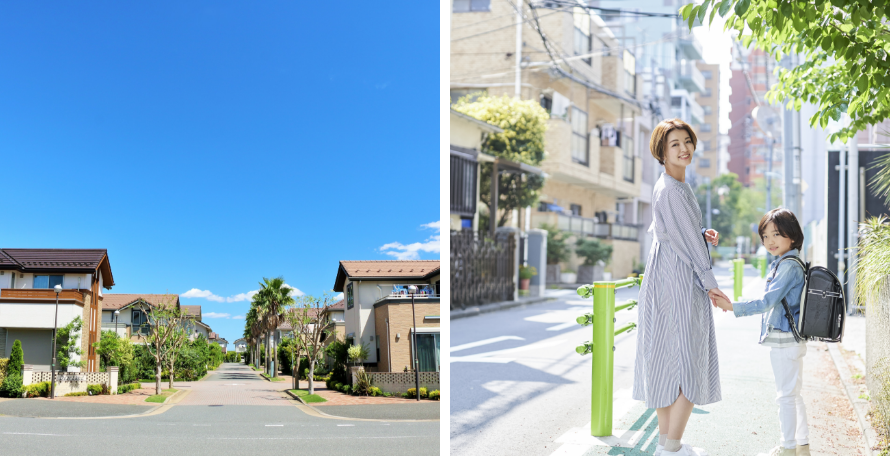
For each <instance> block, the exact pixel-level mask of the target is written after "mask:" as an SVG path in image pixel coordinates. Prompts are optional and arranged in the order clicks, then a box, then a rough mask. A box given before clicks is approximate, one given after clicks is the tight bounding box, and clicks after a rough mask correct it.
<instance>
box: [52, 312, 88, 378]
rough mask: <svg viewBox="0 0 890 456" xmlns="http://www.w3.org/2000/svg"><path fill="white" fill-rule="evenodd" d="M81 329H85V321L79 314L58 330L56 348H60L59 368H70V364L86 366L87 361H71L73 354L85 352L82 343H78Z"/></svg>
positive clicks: (58, 356) (58, 353)
mask: <svg viewBox="0 0 890 456" xmlns="http://www.w3.org/2000/svg"><path fill="white" fill-rule="evenodd" d="M81 329H83V321H82V320H81V319H80V317H79V316H78V317H74V320H71V322H70V323H68V324H67V325H65V326H63V327H61V328H59V329H58V331H56V348H57V350H58V352H57V353H56V358H57V359H58V361H59V368H60V369H62V370H66V369H68V366H72V367H83V366H86V361H71V355H78V356H80V355H81V354H83V351H82V350H81V349H80V344H78V343H77V340H78V339H80V330H81Z"/></svg>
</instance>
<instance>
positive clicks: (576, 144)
mask: <svg viewBox="0 0 890 456" xmlns="http://www.w3.org/2000/svg"><path fill="white" fill-rule="evenodd" d="M589 141H590V136H589V135H588V133H587V113H586V112H584V111H582V110H580V109H578V108H576V107H574V106H572V161H573V162H575V163H580V164H582V165H585V166H587V165H588V160H587V152H588V146H587V144H588V142H589Z"/></svg>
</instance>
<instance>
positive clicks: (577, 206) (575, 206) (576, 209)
mask: <svg viewBox="0 0 890 456" xmlns="http://www.w3.org/2000/svg"><path fill="white" fill-rule="evenodd" d="M569 209H571V211H572V215H577V216H578V217H580V216H581V205H580V204H570V205H569Z"/></svg>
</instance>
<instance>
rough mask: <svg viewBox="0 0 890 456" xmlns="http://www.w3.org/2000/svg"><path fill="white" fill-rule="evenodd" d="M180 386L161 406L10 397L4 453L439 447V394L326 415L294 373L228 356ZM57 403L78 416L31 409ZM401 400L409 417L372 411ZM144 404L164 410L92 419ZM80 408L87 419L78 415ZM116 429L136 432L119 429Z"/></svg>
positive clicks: (431, 450) (0, 405)
mask: <svg viewBox="0 0 890 456" xmlns="http://www.w3.org/2000/svg"><path fill="white" fill-rule="evenodd" d="M175 386H176V387H177V388H181V389H183V390H189V392H188V393H187V394H186V395H185V396H184V397H182V400H181V401H180V402H179V403H176V404H173V405H168V404H165V405H163V406H160V407H154V406H134V405H110V404H88V403H75V402H57V403H50V401H48V400H36V399H15V400H6V401H3V402H0V414H2V415H5V416H0V429H2V431H0V448H2V449H3V450H2V453H3V454H23V455H24V454H34V451H35V449H36V448H47V447H53V448H55V447H59V446H60V445H62V446H64V447H65V448H66V451H67V452H70V453H72V454H95V455H119V454H146V455H153V454H168V455H195V454H208V455H210V454H212V455H240V454H248V453H256V452H273V451H274V452H281V451H290V449H293V450H294V451H299V450H301V449H306V448H311V449H312V451H313V452H318V453H320V454H347V453H356V454H358V453H361V454H387V455H391V454H411V455H417V454H421V455H424V454H439V421H437V420H438V415H439V404H438V403H433V402H422V403H420V404H407V403H406V404H398V405H361V406H331V407H325V408H324V409H323V412H324V414H327V415H338V414H339V415H340V416H349V417H356V418H364V420H357V419H356V420H354V419H349V418H333V417H325V416H323V415H319V414H317V412H314V409H310V408H307V407H306V406H303V405H298V404H299V403H298V402H297V401H295V400H293V399H291V398H290V397H289V396H287V395H286V394H284V393H283V392H282V390H284V389H285V388H286V387H287V386H288V385H287V384H286V383H285V382H276V383H272V382H267V381H265V380H263V379H262V378H261V377H260V376H259V374H258V373H256V372H254V371H252V370H251V369H250V368H249V367H246V366H244V365H243V364H223V365H222V366H221V367H220V368H219V369H218V370H217V371H214V372H213V373H212V374H211V375H210V376H209V377H207V378H206V379H205V380H202V381H199V382H190V383H182V384H179V383H177V384H176V385H175ZM304 386H305V384H304ZM48 406H53V407H56V406H61V407H59V409H64V411H63V412H62V414H64V415H65V416H66V417H69V418H62V419H35V418H25V417H24V416H34V415H35V414H34V413H33V412H34V411H35V410H37V411H40V413H39V414H40V416H49V415H50V413H48V412H47V410H50V408H49V407H48ZM394 407H402V408H401V409H398V410H397V411H400V412H401V413H398V416H399V421H397V420H393V421H384V420H376V421H368V420H367V419H368V418H371V419H373V418H374V417H375V416H386V417H391V416H393V415H396V413H393V408H394ZM356 409H359V410H356ZM378 409H379V410H378ZM304 410H307V411H308V412H309V413H307V412H306V411H304ZM134 411H135V412H136V413H138V412H139V411H143V412H148V413H153V412H158V411H160V412H161V413H155V414H150V415H148V416H142V417H131V418H130V417H128V418H105V419H89V418H91V417H92V418H96V417H97V416H105V417H107V416H109V415H132V414H133V413H134ZM116 412H117V413H116ZM340 412H343V413H340ZM9 415H19V417H16V416H9ZM74 416H79V417H81V418H79V419H71V418H70V417H74ZM431 418H432V419H435V420H436V421H432V420H430V419H431ZM115 419H117V421H114V420H115ZM387 419H391V418H387ZM404 420H424V421H404ZM114 429H125V430H126V431H125V432H123V433H121V434H116V433H115V431H114ZM137 429H138V432H136V430H137Z"/></svg>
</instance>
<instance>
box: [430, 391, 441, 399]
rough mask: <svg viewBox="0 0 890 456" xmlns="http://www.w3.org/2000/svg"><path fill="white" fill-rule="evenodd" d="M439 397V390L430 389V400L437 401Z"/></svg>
mask: <svg viewBox="0 0 890 456" xmlns="http://www.w3.org/2000/svg"><path fill="white" fill-rule="evenodd" d="M440 397H441V393H439V390H432V391H430V400H434V401H438V400H439V398H440Z"/></svg>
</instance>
